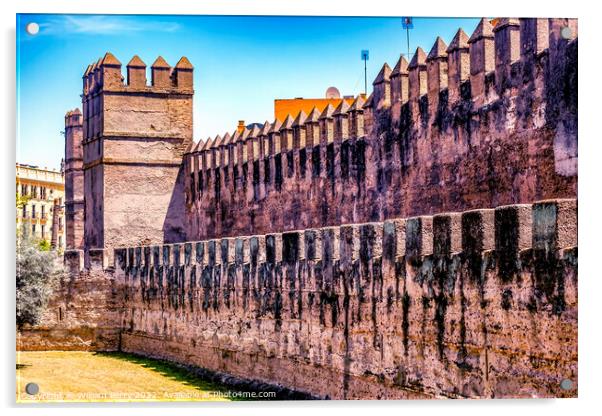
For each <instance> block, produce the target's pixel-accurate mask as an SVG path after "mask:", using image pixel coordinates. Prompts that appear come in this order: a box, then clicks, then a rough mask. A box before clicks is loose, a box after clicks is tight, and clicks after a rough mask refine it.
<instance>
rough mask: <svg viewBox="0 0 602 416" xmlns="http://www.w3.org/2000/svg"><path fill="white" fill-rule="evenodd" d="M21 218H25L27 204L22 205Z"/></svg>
mask: <svg viewBox="0 0 602 416" xmlns="http://www.w3.org/2000/svg"><path fill="white" fill-rule="evenodd" d="M21 216H22V217H23V218H27V205H23V213H22V214H21Z"/></svg>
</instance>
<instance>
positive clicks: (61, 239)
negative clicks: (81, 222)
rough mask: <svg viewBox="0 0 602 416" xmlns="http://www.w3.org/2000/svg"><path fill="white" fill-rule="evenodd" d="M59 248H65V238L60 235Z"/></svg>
mask: <svg viewBox="0 0 602 416" xmlns="http://www.w3.org/2000/svg"><path fill="white" fill-rule="evenodd" d="M59 247H63V236H62V235H59Z"/></svg>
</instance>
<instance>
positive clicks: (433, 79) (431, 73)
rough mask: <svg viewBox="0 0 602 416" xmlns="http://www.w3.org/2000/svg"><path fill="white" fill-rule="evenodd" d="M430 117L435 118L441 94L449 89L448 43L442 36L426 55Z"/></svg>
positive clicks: (438, 37)
mask: <svg viewBox="0 0 602 416" xmlns="http://www.w3.org/2000/svg"><path fill="white" fill-rule="evenodd" d="M426 73H427V94H428V103H429V117H430V118H434V117H435V115H436V114H437V111H438V108H439V94H440V93H441V91H442V90H444V89H447V73H448V66H447V45H446V44H445V42H443V39H441V37H440V36H437V40H435V44H434V45H433V47H432V48H431V51H430V52H429V54H428V56H427V57H426Z"/></svg>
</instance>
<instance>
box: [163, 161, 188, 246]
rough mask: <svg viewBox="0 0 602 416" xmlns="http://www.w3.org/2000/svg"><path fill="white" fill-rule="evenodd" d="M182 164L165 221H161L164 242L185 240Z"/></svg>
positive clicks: (184, 193) (183, 174)
mask: <svg viewBox="0 0 602 416" xmlns="http://www.w3.org/2000/svg"><path fill="white" fill-rule="evenodd" d="M184 176H185V173H184V164H182V165H180V168H179V170H178V177H177V178H176V183H175V185H174V187H173V190H172V193H171V198H170V200H169V206H168V208H167V213H166V214H165V221H164V222H163V241H164V242H166V243H179V242H182V241H186V239H187V235H186V228H185V226H184V221H185V218H186V205H185V196H186V192H185V188H184V187H185V185H184V179H185V178H184Z"/></svg>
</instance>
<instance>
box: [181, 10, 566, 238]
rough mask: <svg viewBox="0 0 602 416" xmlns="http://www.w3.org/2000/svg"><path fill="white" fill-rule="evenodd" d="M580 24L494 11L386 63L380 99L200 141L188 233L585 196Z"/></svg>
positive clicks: (245, 231) (239, 231)
mask: <svg viewBox="0 0 602 416" xmlns="http://www.w3.org/2000/svg"><path fill="white" fill-rule="evenodd" d="M565 25H566V26H569V27H571V29H572V32H571V33H572V37H573V38H574V39H572V40H570V39H563V38H562V37H561V35H560V30H561V27H564V26H565ZM576 36H577V27H576V21H575V20H570V19H501V21H500V23H498V25H497V26H496V27H495V28H493V27H492V26H491V24H490V23H489V21H488V20H487V19H483V20H482V21H481V22H480V24H479V26H478V27H477V28H476V29H475V31H474V33H473V34H472V36H471V37H470V38H468V36H467V35H466V34H465V33H464V32H463V31H462V30H459V31H458V33H457V34H456V36H455V37H454V39H453V40H452V42H451V43H450V45H449V46H447V45H446V44H445V43H444V42H443V40H442V39H441V38H437V40H436V42H435V45H434V46H433V48H432V49H431V51H430V53H429V54H428V55H427V54H425V53H424V52H423V51H422V49H420V48H418V49H417V51H416V53H415V55H414V58H413V59H412V61H411V62H410V63H409V64H408V62H407V61H406V60H405V59H404V58H403V57H401V58H400V59H399V61H398V62H397V65H396V66H395V67H394V69H393V70H391V68H390V67H389V66H388V65H387V64H385V65H384V66H383V68H382V70H381V71H380V73H379V75H378V76H377V78H376V79H375V81H374V90H373V93H372V94H371V96H370V97H368V98H367V100H366V101H364V98H363V97H362V96H359V97H358V98H357V99H356V100H355V102H354V103H353V104H352V105H351V106H349V105H348V104H347V103H346V102H343V103H342V104H341V105H340V106H338V107H337V108H336V109H335V108H332V106H329V107H327V108H326V109H325V110H324V111H323V112H322V113H321V114H320V113H319V112H318V111H317V110H315V109H314V111H312V112H311V113H310V114H305V113H300V114H299V115H296V114H292V115H290V116H289V117H287V118H286V119H285V120H275V121H274V122H273V123H269V122H266V123H265V125H264V126H263V127H262V128H257V127H256V128H253V129H252V130H245V131H244V132H242V133H240V134H239V133H236V132H235V133H234V134H233V135H230V134H229V133H227V134H225V135H224V136H223V137H222V136H217V137H216V138H215V139H209V140H207V141H200V142H199V143H198V144H197V145H196V147H194V148H193V149H192V150H191V152H189V153H187V154H186V155H185V156H184V161H185V170H186V204H187V205H186V215H187V233H188V239H189V240H192V239H204V238H213V237H223V236H237V235H249V234H264V233H269V232H281V231H286V230H295V229H305V228H313V227H323V226H330V225H340V224H346V223H358V222H368V221H383V220H386V219H389V218H395V217H404V216H411V215H422V214H433V213H437V212H442V211H450V210H455V211H462V210H467V209H474V208H494V207H496V206H500V205H505V204H513V203H531V202H533V201H537V200H541V199H547V198H574V197H576V193H577V39H576Z"/></svg>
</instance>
